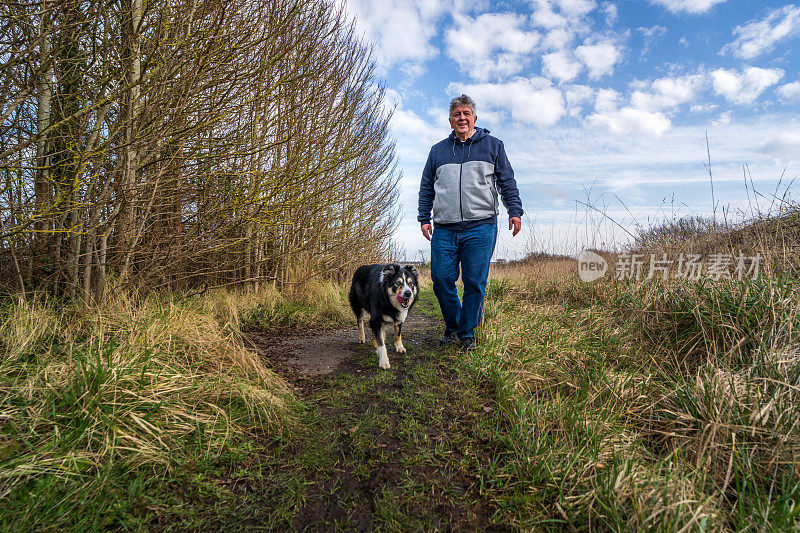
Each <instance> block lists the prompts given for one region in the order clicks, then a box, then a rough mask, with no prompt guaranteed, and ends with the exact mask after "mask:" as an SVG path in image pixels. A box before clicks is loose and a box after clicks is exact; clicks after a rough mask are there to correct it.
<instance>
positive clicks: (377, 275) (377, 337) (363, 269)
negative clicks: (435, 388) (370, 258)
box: [350, 263, 419, 370]
mask: <svg viewBox="0 0 800 533" xmlns="http://www.w3.org/2000/svg"><path fill="white" fill-rule="evenodd" d="M418 276H419V274H418V273H417V269H416V268H414V267H413V266H411V265H405V266H400V265H398V264H397V263H390V264H388V265H364V266H360V267H358V269H357V270H356V272H355V274H353V284H352V285H351V286H350V307H352V308H353V313H355V315H356V322H357V323H358V342H361V343H365V342H367V340H366V336H365V334H364V323H365V322H366V321H367V320H369V329H371V330H372V337H373V339H372V344H373V345H374V346H375V351H376V352H377V354H378V366H379V367H380V368H382V369H384V370H388V369H389V366H390V365H389V356H388V355H386V344H385V343H384V336H385V333H384V327H385V326H387V325H389V324H392V325H394V351H395V352H396V353H401V354H402V353H406V349H405V348H404V347H403V338H402V336H401V330H402V328H403V322H405V320H406V317H407V316H408V311H409V310H410V309H411V307H413V306H414V304H415V303H416V301H417V293H418V292H419V285H418V282H417V277H418Z"/></svg>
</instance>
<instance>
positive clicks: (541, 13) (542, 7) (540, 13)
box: [532, 0, 567, 29]
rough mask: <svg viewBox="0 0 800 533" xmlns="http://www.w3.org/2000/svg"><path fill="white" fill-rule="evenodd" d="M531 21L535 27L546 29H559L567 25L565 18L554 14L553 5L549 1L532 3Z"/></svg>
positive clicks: (542, 0)
mask: <svg viewBox="0 0 800 533" xmlns="http://www.w3.org/2000/svg"><path fill="white" fill-rule="evenodd" d="M532 21H533V23H534V24H536V25H537V26H541V27H542V28H546V29H552V28H560V27H563V26H566V25H567V18H566V17H565V16H563V15H561V14H559V13H556V11H555V9H554V8H553V4H552V3H551V2H550V1H549V0H534V1H533V16H532Z"/></svg>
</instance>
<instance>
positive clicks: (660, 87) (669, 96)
mask: <svg viewBox="0 0 800 533" xmlns="http://www.w3.org/2000/svg"><path fill="white" fill-rule="evenodd" d="M706 79H707V78H706V76H705V75H704V74H702V73H701V74H687V75H685V76H680V77H677V78H670V77H664V78H658V79H657V80H654V81H653V82H652V83H650V84H649V87H646V88H645V89H644V90H638V91H634V92H633V94H632V95H631V104H633V106H634V107H636V108H639V109H643V110H649V111H658V110H662V111H663V110H667V111H669V110H673V109H675V108H677V107H678V106H680V105H681V104H685V103H688V102H692V101H693V100H695V99H696V98H697V97H698V95H699V93H700V91H702V90H703V88H704V87H705V85H706Z"/></svg>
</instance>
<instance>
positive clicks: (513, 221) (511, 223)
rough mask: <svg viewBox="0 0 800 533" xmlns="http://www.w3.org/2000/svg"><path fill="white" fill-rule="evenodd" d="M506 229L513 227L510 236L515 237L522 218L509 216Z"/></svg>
mask: <svg viewBox="0 0 800 533" xmlns="http://www.w3.org/2000/svg"><path fill="white" fill-rule="evenodd" d="M424 227H425V226H423V228H424ZM508 229H513V230H514V233H512V234H511V236H512V237H515V236H516V235H517V233H519V230H521V229H522V219H521V218H519V217H511V218H509V219H508ZM422 232H423V233H425V230H424V229H423V230H422ZM429 240H430V238H429Z"/></svg>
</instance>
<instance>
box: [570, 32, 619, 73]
mask: <svg viewBox="0 0 800 533" xmlns="http://www.w3.org/2000/svg"><path fill="white" fill-rule="evenodd" d="M587 42H588V41H587ZM575 55H576V56H577V57H578V59H580V60H581V61H582V62H583V64H584V65H586V68H587V69H589V77H590V78H591V79H593V80H597V79H600V78H602V77H603V76H607V75H610V74H612V73H613V72H614V66H615V65H616V64H617V63H619V62H620V60H621V59H622V51H621V49H620V47H619V46H617V45H616V44H615V43H614V42H612V41H610V40H603V41H599V42H597V43H595V44H586V43H584V44H582V45H581V46H579V47H577V48H576V49H575Z"/></svg>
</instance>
